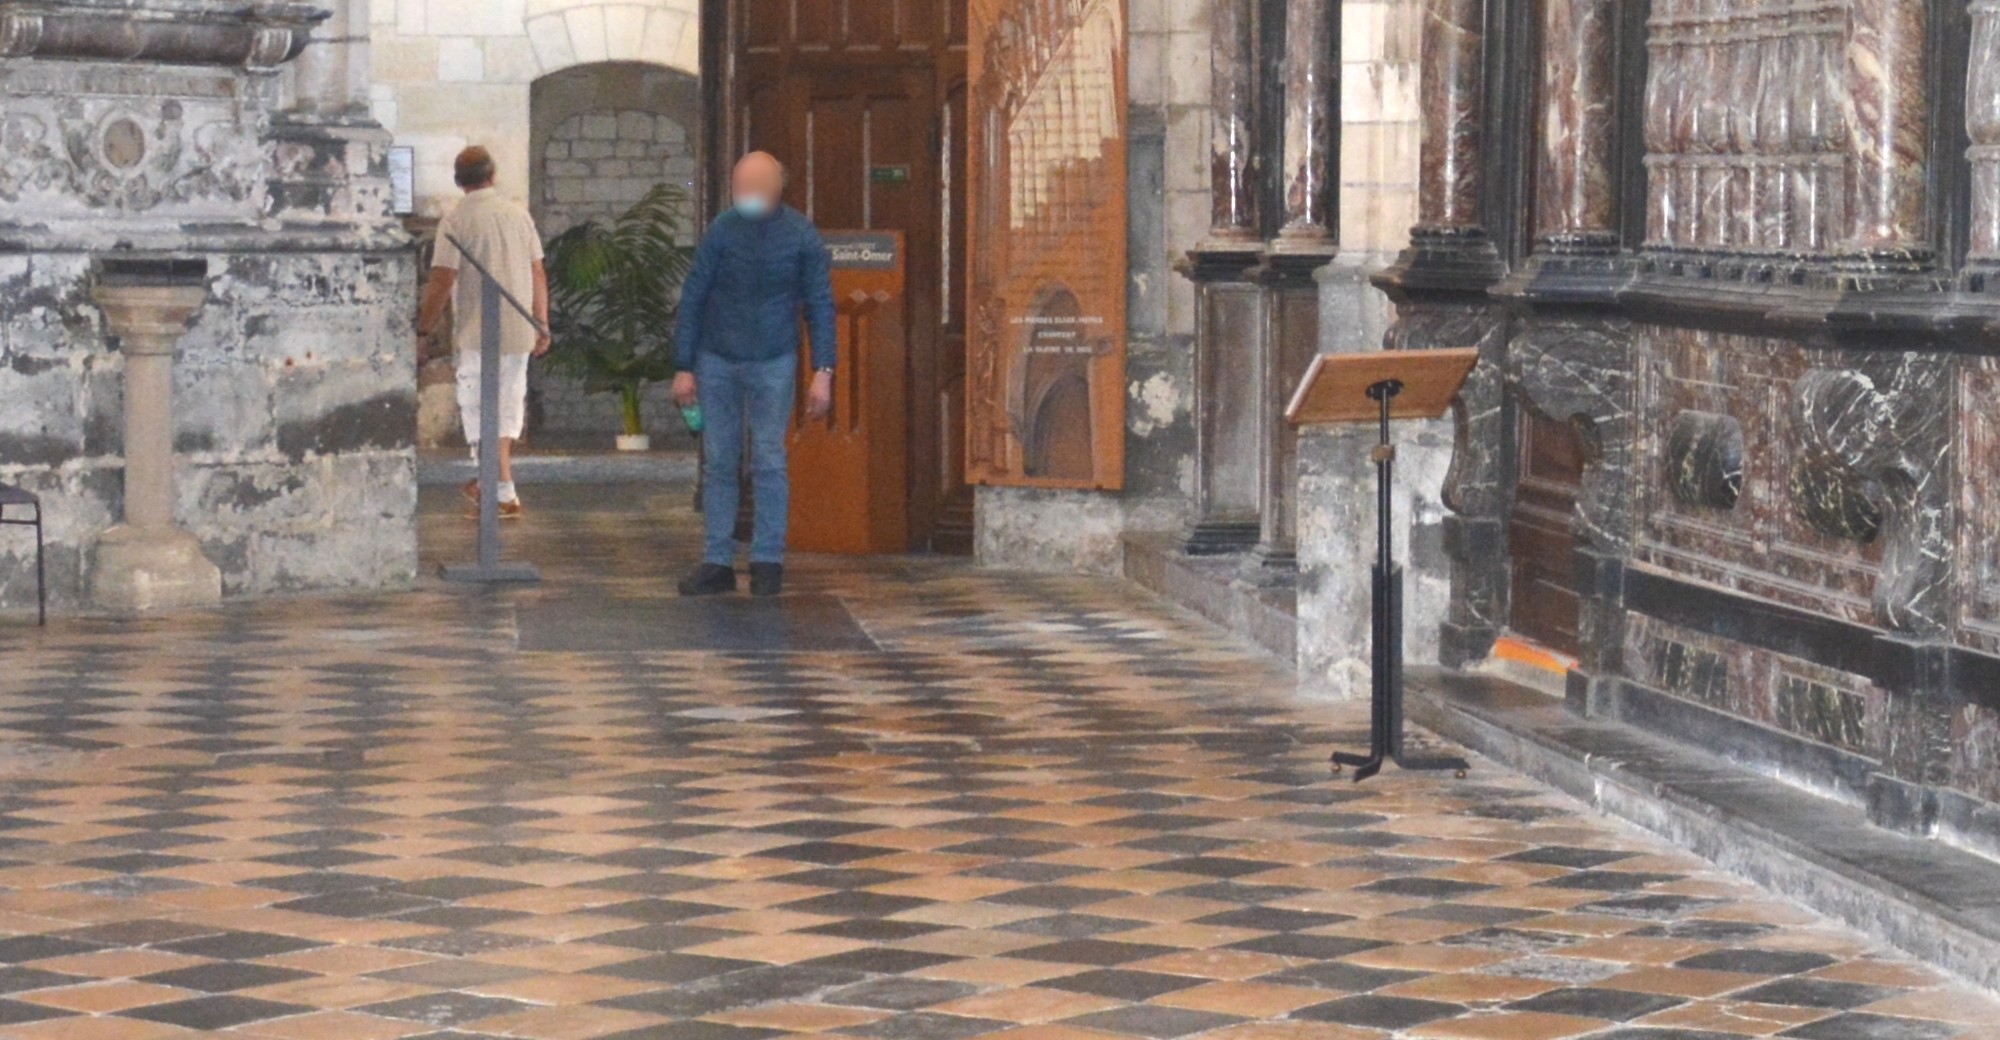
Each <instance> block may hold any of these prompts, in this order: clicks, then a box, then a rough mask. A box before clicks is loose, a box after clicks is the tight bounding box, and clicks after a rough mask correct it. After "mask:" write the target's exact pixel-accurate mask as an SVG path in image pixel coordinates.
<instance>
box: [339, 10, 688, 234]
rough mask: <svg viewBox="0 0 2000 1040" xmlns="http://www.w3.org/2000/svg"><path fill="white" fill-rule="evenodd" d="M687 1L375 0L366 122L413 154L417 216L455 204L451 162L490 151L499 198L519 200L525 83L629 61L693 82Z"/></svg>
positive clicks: (529, 154) (526, 152)
mask: <svg viewBox="0 0 2000 1040" xmlns="http://www.w3.org/2000/svg"><path fill="white" fill-rule="evenodd" d="M699 10H700V6H699V4H698V3H697V2H696V0H616V2H610V0H373V6H372V8H371V9H370V15H371V39H372V43H373V50H374V68H375V75H374V88H373V93H372V101H373V105H374V112H375V118H376V119H378V120H380V121H381V123H382V124H383V125H384V126H386V127H388V128H389V129H390V130H391V131H392V132H393V133H394V134H395V135H396V141H397V143H398V144H406V145H410V146H412V147H414V148H415V149H416V159H417V182H416V188H417V205H418V211H419V213H421V214H423V215H427V216H438V215H440V214H442V212H443V211H444V209H445V208H446V207H447V206H448V205H449V204H450V203H451V201H452V200H453V199H454V198H455V197H456V196H457V194H458V192H457V189H456V188H455V187H454V186H453V185H452V183H451V158H452V156H453V155H455V154H457V152H458V150H459V149H461V148H463V147H465V146H466V145H468V144H482V145H485V146H486V147H488V148H490V149H491V150H492V151H493V154H494V159H495V161H496V162H497V164H498V166H499V179H500V185H501V187H502V189H503V190H506V191H509V192H511V193H513V194H515V195H517V196H519V197H522V198H526V197H527V195H528V182H529V179H530V169H531V167H532V166H533V156H534V154H535V152H534V149H533V143H532V141H531V138H530V134H529V93H530V86H531V84H533V83H534V82H535V81H536V80H537V79H540V78H542V77H544V76H547V75H549V74H551V73H555V72H559V71H561V70H564V69H568V68H572V67H575V66H578V65H591V64H598V63H604V62H637V63H641V64H645V65H651V66H656V67H659V68H668V69H677V70H679V71H681V72H683V73H686V74H687V75H688V76H690V77H692V76H694V75H695V74H696V73H697V71H698V69H699V68H700V52H701V30H700V17H699Z"/></svg>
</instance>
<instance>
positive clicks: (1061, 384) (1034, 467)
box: [966, 0, 1126, 490]
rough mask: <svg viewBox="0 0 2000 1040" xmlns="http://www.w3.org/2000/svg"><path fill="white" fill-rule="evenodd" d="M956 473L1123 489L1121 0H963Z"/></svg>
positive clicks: (1009, 481) (986, 479)
mask: <svg viewBox="0 0 2000 1040" xmlns="http://www.w3.org/2000/svg"><path fill="white" fill-rule="evenodd" d="M970 15H971V17H970V20H969V21H968V23H967V24H968V25H969V26H970V30H971V32H970V42H971V49H970V53H969V54H968V56H967V62H968V64H969V66H970V68H971V70H972V83H971V97H970V99H969V107H970V109H971V114H970V123H971V125H970V141H969V144H968V148H969V149H970V152H971V154H972V155H975V156H980V157H981V158H980V159H979V160H978V161H977V162H974V163H972V165H971V168H970V169H969V170H968V171H967V190H968V192H969V194H970V196H971V202H970V209H971V211H970V214H969V221H968V223H969V225H970V226H969V228H968V235H969V239H968V242H967V252H968V254H969V256H970V266H971V272H970V279H971V292H970V294H969V296H968V299H969V300H970V301H971V307H972V313H971V326H972V327H971V328H970V329H969V330H968V335H967V337H966V396H967V401H966V427H967V431H966V432H967V439H968V444H967V456H966V470H967V475H968V476H969V478H970V479H971V480H973V481H974V482H976V483H981V484H998V485H1014V486H1026V487H1057V488H1102V489H1107V490H1116V489H1118V488H1120V487H1122V486H1124V480H1125V224H1126V201H1125V0H1061V2H1057V3H1050V2H1048V0H971V11H970Z"/></svg>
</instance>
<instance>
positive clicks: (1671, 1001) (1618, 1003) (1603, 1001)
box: [1507, 986, 1687, 1022]
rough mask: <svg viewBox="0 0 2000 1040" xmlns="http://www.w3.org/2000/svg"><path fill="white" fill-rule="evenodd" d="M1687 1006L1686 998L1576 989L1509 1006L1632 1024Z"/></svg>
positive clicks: (1520, 1001) (1537, 997)
mask: <svg viewBox="0 0 2000 1040" xmlns="http://www.w3.org/2000/svg"><path fill="white" fill-rule="evenodd" d="M1685 1003H1687V998H1685V997H1672V996H1662V995H1660V994H1655V993H1633V992H1630V991H1627V990H1619V989H1596V988H1593V987H1589V986H1576V987H1571V988H1568V989H1552V990H1550V991H1548V992H1547V993H1542V994H1539V995H1536V996H1533V997H1530V998H1528V999H1527V1000H1517V1001H1515V1002H1514V1003H1512V1004H1508V1005H1507V1010H1509V1011H1541V1012H1546V1013H1548V1014H1552V1015H1574V1016H1576V1017H1578V1018H1603V1019H1609V1020H1610V1021H1613V1022H1629V1021H1631V1020H1632V1019H1635V1018H1643V1017H1645V1016H1646V1015H1650V1014H1652V1013H1654V1012H1656V1011H1665V1010H1666V1009H1668V1008H1670V1007H1678V1006H1680V1005H1682V1004H1685Z"/></svg>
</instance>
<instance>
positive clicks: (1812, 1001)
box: [1730, 978, 1903, 1011]
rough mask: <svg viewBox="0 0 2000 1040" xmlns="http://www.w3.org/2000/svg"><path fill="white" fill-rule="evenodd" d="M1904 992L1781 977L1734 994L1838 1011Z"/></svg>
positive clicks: (1769, 1002)
mask: <svg viewBox="0 0 2000 1040" xmlns="http://www.w3.org/2000/svg"><path fill="white" fill-rule="evenodd" d="M1901 992H1903V991H1902V990H1900V989H1894V988H1891V987H1888V986H1864V985H1861V984H1860V983H1856V982H1834V981H1832V980H1830V979H1802V978H1789V979H1779V980H1778V981H1776V982H1767V983H1765V984H1763V985H1761V986H1755V987H1752V988H1750V989H1746V990H1739V991H1738V992H1736V993H1732V994H1730V996H1731V997H1732V998H1733V999H1736V1000H1754V1001H1756V1002H1757V1003H1759V1004H1785V1005H1788V1006H1790V1007H1808V1008H1826V1009H1829V1010H1834V1011H1850V1010H1853V1009H1854V1008H1858V1007H1860V1006H1862V1005H1863V1004H1873V1003H1875V1002H1876V1001H1878V1000H1885V999H1887V998H1889V997H1893V996H1895V995H1896V994H1898V993H1901Z"/></svg>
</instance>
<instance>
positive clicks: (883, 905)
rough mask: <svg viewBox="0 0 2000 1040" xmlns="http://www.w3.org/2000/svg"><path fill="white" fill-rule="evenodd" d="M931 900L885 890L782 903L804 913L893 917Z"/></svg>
mask: <svg viewBox="0 0 2000 1040" xmlns="http://www.w3.org/2000/svg"><path fill="white" fill-rule="evenodd" d="M931 902H932V901H931V900H929V899H917V898H915V897H912V896H892V895H884V894H883V893H881V892H829V893H827V894H826V895H823V896H812V897H809V898H806V899H798V900H794V901H792V902H789V903H783V904H780V905H781V906H782V907H783V908H784V909H786V910H795V911H798V912H799V913H802V914H824V915H826V916H828V917H893V916H895V915H897V914H900V913H904V912H906V911H909V910H915V909H916V908H917V907H920V906H928V905H930V903H931Z"/></svg>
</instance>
